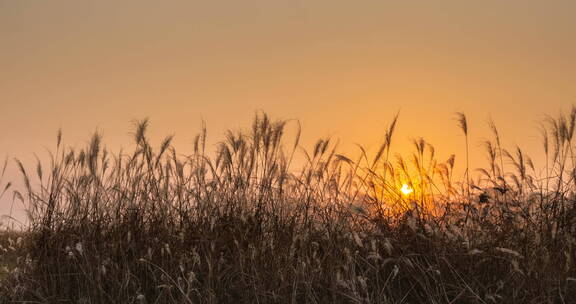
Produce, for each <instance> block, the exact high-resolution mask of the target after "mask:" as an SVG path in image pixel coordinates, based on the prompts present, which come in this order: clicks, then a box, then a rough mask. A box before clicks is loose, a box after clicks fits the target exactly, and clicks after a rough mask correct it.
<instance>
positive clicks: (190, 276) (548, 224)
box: [0, 108, 576, 303]
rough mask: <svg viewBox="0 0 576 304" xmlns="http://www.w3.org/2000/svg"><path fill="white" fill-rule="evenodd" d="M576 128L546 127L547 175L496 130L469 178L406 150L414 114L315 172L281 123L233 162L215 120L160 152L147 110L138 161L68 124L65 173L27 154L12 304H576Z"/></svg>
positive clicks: (319, 146) (237, 143) (264, 128)
mask: <svg viewBox="0 0 576 304" xmlns="http://www.w3.org/2000/svg"><path fill="white" fill-rule="evenodd" d="M458 117H459V120H458V122H459V124H460V127H461V128H462V130H463V131H464V133H465V135H466V143H465V144H466V147H467V148H468V136H467V135H468V128H469V126H468V124H467V122H466V117H465V116H464V114H459V116H458ZM575 121H576V109H574V108H573V109H572V111H571V112H570V113H569V115H561V116H560V117H558V118H549V119H547V121H546V122H545V123H544V125H543V126H544V127H543V133H542V134H544V137H543V141H544V148H545V149H544V150H545V153H546V157H547V165H546V168H545V173H544V176H538V175H537V174H536V173H535V172H536V171H535V169H534V168H533V164H532V162H531V160H530V158H529V157H528V156H527V155H525V154H524V153H523V152H522V151H521V150H520V149H515V150H513V151H507V150H505V149H504V148H503V147H502V145H501V139H500V136H499V135H498V131H497V129H496V127H495V125H494V124H493V123H491V127H492V130H493V133H494V138H493V139H491V140H488V141H486V142H485V144H484V148H485V149H486V151H487V155H488V159H489V165H488V167H487V168H484V169H479V171H478V173H479V174H478V177H477V178H475V179H474V178H473V175H472V174H471V172H470V168H468V166H467V171H466V174H465V180H464V181H455V180H454V178H453V170H454V162H455V158H454V156H451V157H450V158H449V159H448V160H446V161H445V162H441V161H438V160H437V159H436V156H435V152H434V148H433V147H432V146H431V145H429V144H427V143H426V142H425V141H424V140H423V139H419V140H415V141H414V146H415V152H414V153H413V154H412V155H408V156H396V157H393V156H391V155H390V154H391V153H390V150H391V143H392V135H393V132H394V128H395V126H396V122H397V116H396V117H395V118H394V119H393V122H392V123H391V124H390V126H389V129H388V130H387V131H386V134H385V141H384V144H383V145H382V146H381V147H380V148H379V149H378V151H377V153H376V155H375V157H373V158H370V157H369V156H368V155H367V153H366V152H365V151H364V150H362V153H361V155H360V158H358V159H356V160H352V159H350V158H349V157H347V156H344V155H340V154H338V153H337V152H336V150H335V146H334V145H333V144H332V143H331V141H330V140H328V139H323V140H319V141H318V142H317V143H316V144H315V146H314V147H313V149H312V150H311V151H308V152H303V153H304V154H305V158H306V163H305V164H304V166H303V167H302V168H301V169H295V166H294V165H292V164H291V162H292V158H293V155H294V153H299V152H296V151H297V148H298V146H299V138H300V135H299V134H300V133H299V132H298V134H297V135H296V136H295V138H288V139H285V138H284V136H283V135H284V130H285V127H286V123H287V122H285V121H271V120H270V119H269V118H268V117H267V116H266V115H257V117H256V118H255V120H254V122H253V124H252V128H251V130H249V131H247V132H228V133H227V135H226V136H225V138H224V140H223V141H222V142H220V143H219V144H218V149H217V153H216V154H215V155H207V153H206V152H205V146H206V130H202V132H201V133H200V134H199V135H198V136H197V137H196V139H195V141H194V146H193V151H192V152H191V153H189V154H187V155H181V154H178V153H177V152H176V151H175V149H174V148H173V147H172V146H171V144H170V143H171V140H172V138H171V137H168V138H166V139H165V140H164V141H162V142H161V143H160V146H159V147H158V148H153V147H152V144H151V143H150V142H149V141H148V138H147V136H146V129H147V127H148V121H146V120H144V121H141V122H139V123H137V124H136V126H135V131H134V141H135V143H136V148H135V150H134V151H132V152H129V153H124V152H120V153H117V154H112V153H110V152H108V151H107V150H106V149H105V148H103V144H102V140H101V137H100V135H98V134H95V135H93V137H92V139H91V142H90V144H89V145H88V146H87V147H86V148H84V149H72V148H68V147H65V146H63V145H62V143H61V138H62V136H61V133H59V134H58V139H57V148H56V152H55V153H54V154H53V155H52V156H51V159H50V161H49V165H48V166H46V165H43V164H41V163H40V162H38V164H37V165H36V166H35V168H34V173H32V172H31V171H30V172H29V171H28V170H27V168H26V167H25V166H24V165H23V164H22V163H20V162H17V165H18V166H19V167H20V170H21V172H22V176H23V178H24V185H25V190H24V191H21V192H15V197H16V198H17V199H21V200H22V201H23V202H24V203H25V204H26V205H27V206H29V209H28V212H29V227H27V228H26V231H25V232H23V234H19V235H17V236H9V237H8V236H7V237H3V239H4V240H5V241H1V242H0V245H1V246H2V247H0V249H2V250H4V249H5V248H8V247H9V248H10V249H6V250H4V251H5V252H17V253H18V256H17V258H16V259H11V260H10V262H9V263H6V265H5V266H6V270H5V272H6V273H7V275H6V276H5V277H4V278H3V279H2V283H1V288H0V295H1V297H0V298H1V299H2V300H0V303H12V302H15V303H21V302H26V303H574V302H576V271H575V267H574V262H575V258H576V255H575V252H574V250H575V248H574V247H575V245H576V240H575V235H576V205H575V202H576V200H575V198H574V190H575V189H576V179H575V172H576V171H575V169H576V166H575V165H574V154H573V148H572V146H573V134H574V126H575ZM505 160H506V161H507V162H508V165H507V169H509V170H511V171H506V170H505V168H504V164H505ZM35 184H38V186H34V185H35ZM403 184H408V185H410V186H411V187H412V188H414V190H415V191H414V192H413V193H412V194H410V195H409V196H406V195H403V194H401V193H400V192H399V189H400V187H401V186H402V185H403ZM3 254H5V253H3ZM4 260H5V259H3V260H2V261H4ZM3 263H4V262H3Z"/></svg>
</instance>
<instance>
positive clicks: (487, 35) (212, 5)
mask: <svg viewBox="0 0 576 304" xmlns="http://www.w3.org/2000/svg"><path fill="white" fill-rule="evenodd" d="M574 12H576V2H575V1H546V2H543V1H536V0H523V1H516V0H510V1H500V0H499V1H490V0H488V1H456V0H454V1H413V0H403V1H385V0H378V1H334V0H331V1H275V0H247V1H218V0H215V1H191V0H187V1H143V0H138V1H133V0H126V1H103V0H99V1H77V0H61V1H58V0H56V1H38V0H17V1H15V0H0V115H1V116H0V130H1V131H0V157H2V158H5V157H9V158H10V159H12V158H20V159H22V160H23V161H24V162H25V163H27V164H29V165H30V166H32V165H33V162H32V160H34V154H37V155H39V157H40V158H41V159H44V158H43V157H45V156H46V150H47V149H53V148H54V146H55V137H56V132H57V130H58V129H59V128H62V130H63V133H64V142H65V143H66V144H67V145H70V146H78V147H81V146H82V145H84V144H86V143H87V142H88V139H89V136H90V134H91V133H92V132H94V131H95V130H98V131H100V132H101V133H102V134H103V135H104V140H105V143H106V145H107V146H108V148H110V149H111V150H118V149H119V148H120V147H123V148H130V147H133V145H132V143H131V137H130V131H131V128H132V122H133V121H134V120H136V119H142V118H145V117H148V118H149V119H150V122H151V136H152V137H153V138H154V139H157V140H158V141H159V140H160V139H161V138H162V137H163V136H165V135H171V134H174V135H175V136H176V137H175V145H176V147H177V148H178V149H179V151H180V152H182V153H186V150H187V149H188V150H191V142H192V139H193V137H194V135H195V134H196V133H197V132H198V131H199V129H200V126H201V122H202V120H204V121H206V124H207V126H208V135H209V138H210V140H211V143H216V142H217V141H218V140H220V139H221V138H222V135H223V134H224V132H225V130H227V129H239V128H245V127H247V126H248V125H249V123H250V121H251V120H252V118H253V116H254V114H255V113H256V112H257V111H264V112H266V113H268V114H269V115H270V116H271V117H272V118H276V119H297V120H299V121H300V123H301V125H302V128H303V134H304V135H303V142H302V145H303V147H304V148H307V149H310V148H311V146H312V145H313V142H314V141H315V140H316V139H318V138H321V137H326V136H330V137H332V138H334V139H335V140H339V141H340V151H342V152H343V153H349V154H353V153H356V151H357V148H356V146H355V145H356V144H361V145H363V146H365V147H367V148H368V149H369V150H370V151H374V150H376V149H377V147H378V145H379V144H380V143H381V142H382V139H383V132H384V130H385V129H386V127H387V126H388V124H389V123H390V121H391V119H392V117H393V116H394V114H395V113H396V112H398V111H399V112H400V118H399V124H398V128H397V132H396V134H395V141H394V147H393V152H398V153H406V152H407V151H411V149H412V145H411V140H412V139H414V138H419V137H423V138H424V139H425V140H427V141H428V142H430V143H432V144H433V145H434V146H435V147H436V150H437V152H438V154H439V157H440V158H447V157H448V155H450V154H452V153H455V154H457V163H459V164H462V161H463V157H462V155H463V151H464V138H463V136H462V134H461V131H460V130H459V129H458V127H457V124H456V121H455V120H454V117H455V116H454V113H455V112H464V113H465V114H466V115H467V117H468V123H469V125H470V142H471V149H472V153H471V160H472V166H477V167H480V166H482V165H483V164H484V156H483V154H482V153H481V149H480V148H478V144H479V142H480V141H481V140H483V139H485V138H487V137H489V133H488V127H487V121H488V118H489V117H491V118H492V119H493V120H494V121H495V123H496V125H497V126H498V128H499V129H500V133H501V135H502V136H503V141H504V144H505V145H506V147H510V148H513V147H514V146H515V145H518V146H520V147H522V148H523V149H524V150H525V151H526V152H527V153H528V154H531V155H533V157H534V158H535V159H538V155H540V154H541V151H542V148H541V144H540V139H539V134H538V122H539V121H541V120H542V118H543V117H544V115H546V114H551V115H556V114H557V113H558V112H559V111H560V110H561V109H564V110H566V109H568V108H569V107H570V106H571V105H572V104H574V103H575V101H576V86H575V85H574V83H576V56H575V55H574V54H576V18H574ZM459 161H460V162H459ZM537 165H538V164H537ZM5 179H9V180H16V179H19V176H18V174H17V173H16V168H15V166H14V164H11V165H10V167H9V168H8V171H7V176H6V177H5ZM8 205H10V204H9V202H7V199H6V197H5V198H4V199H3V200H2V201H0V214H3V213H6V210H8V208H7V206H8Z"/></svg>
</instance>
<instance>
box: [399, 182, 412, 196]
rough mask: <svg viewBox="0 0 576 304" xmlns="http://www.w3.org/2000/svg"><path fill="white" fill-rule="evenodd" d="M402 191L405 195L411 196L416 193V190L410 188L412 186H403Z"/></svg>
mask: <svg viewBox="0 0 576 304" xmlns="http://www.w3.org/2000/svg"><path fill="white" fill-rule="evenodd" d="M400 191H401V192H402V194H404V195H410V193H412V192H414V189H412V188H410V186H408V185H407V184H404V185H402V188H400Z"/></svg>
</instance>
